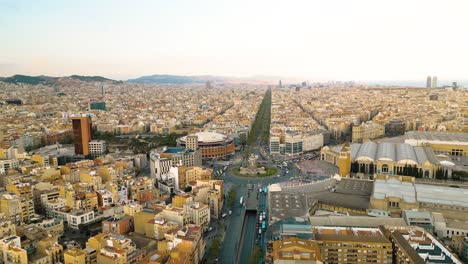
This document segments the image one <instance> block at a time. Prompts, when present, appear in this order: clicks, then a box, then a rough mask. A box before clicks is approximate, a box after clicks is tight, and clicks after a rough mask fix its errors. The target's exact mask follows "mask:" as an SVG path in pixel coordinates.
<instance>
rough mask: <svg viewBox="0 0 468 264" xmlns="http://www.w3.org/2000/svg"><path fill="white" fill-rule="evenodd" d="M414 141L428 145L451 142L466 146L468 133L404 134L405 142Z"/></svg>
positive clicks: (425, 132)
mask: <svg viewBox="0 0 468 264" xmlns="http://www.w3.org/2000/svg"><path fill="white" fill-rule="evenodd" d="M413 140H416V141H424V142H430V143H437V142H438V141H439V142H440V143H441V144H443V143H446V142H447V143H448V142H452V143H455V144H462V145H468V133H462V132H459V133H457V132H435V131H408V132H406V133H405V142H407V143H410V144H411V142H413Z"/></svg>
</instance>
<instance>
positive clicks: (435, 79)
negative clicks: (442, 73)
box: [431, 76, 437, 88]
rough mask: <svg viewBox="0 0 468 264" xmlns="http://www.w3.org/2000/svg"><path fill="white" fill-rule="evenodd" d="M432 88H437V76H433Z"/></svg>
mask: <svg viewBox="0 0 468 264" xmlns="http://www.w3.org/2000/svg"><path fill="white" fill-rule="evenodd" d="M431 87H432V88H437V76H432V85H431Z"/></svg>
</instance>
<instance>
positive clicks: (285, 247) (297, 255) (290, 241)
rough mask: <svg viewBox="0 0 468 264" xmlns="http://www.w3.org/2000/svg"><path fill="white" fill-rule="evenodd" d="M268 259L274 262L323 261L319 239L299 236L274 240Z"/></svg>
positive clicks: (279, 263) (294, 263)
mask: <svg viewBox="0 0 468 264" xmlns="http://www.w3.org/2000/svg"><path fill="white" fill-rule="evenodd" d="M266 260H267V261H266V263H273V264H301V263H303V264H306V263H311V264H314V263H316V264H319V263H323V261H322V257H321V253H320V248H319V246H318V243H317V241H311V240H306V239H301V238H297V237H291V238H285V239H282V240H277V241H273V245H272V247H271V251H270V252H269V253H268V255H267V257H266Z"/></svg>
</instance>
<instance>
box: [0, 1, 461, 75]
mask: <svg viewBox="0 0 468 264" xmlns="http://www.w3.org/2000/svg"><path fill="white" fill-rule="evenodd" d="M466 10H468V1H466V0H460V1H456V0H437V1H433V0H388V1H387V0H304V1H299V0H297V1H295V0H288V1H275V0H265V1H264V0H232V1H224V0H186V1H182V0H148V1H143V0H133V1H128V0H74V1H72V0H56V1H54V0H0V76H11V75H14V74H28V75H49V76H66V75H71V74H81V75H102V76H106V77H109V78H114V79H127V78H134V77H138V76H142V75H151V74H180V75H206V74H208V75H221V76H254V75H265V76H286V77H297V78H304V79H307V80H311V81H314V80H422V81H423V82H424V81H425V79H426V77H427V76H428V75H437V76H438V77H439V79H447V80H454V81H456V80H462V79H468V70H467V69H468V66H467V65H466V64H467V61H468V48H467V44H468V34H467V30H468V28H467V26H468V16H467V15H466Z"/></svg>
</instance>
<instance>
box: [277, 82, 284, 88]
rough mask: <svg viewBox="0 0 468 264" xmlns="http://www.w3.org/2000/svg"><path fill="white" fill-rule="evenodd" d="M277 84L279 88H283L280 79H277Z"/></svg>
mask: <svg viewBox="0 0 468 264" xmlns="http://www.w3.org/2000/svg"><path fill="white" fill-rule="evenodd" d="M278 85H279V88H283V83H282V82H281V80H279V83H278Z"/></svg>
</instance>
